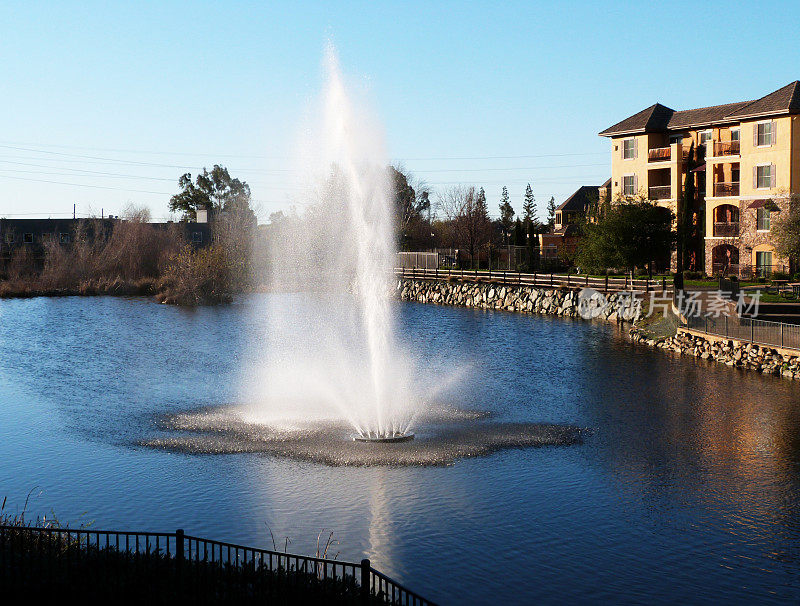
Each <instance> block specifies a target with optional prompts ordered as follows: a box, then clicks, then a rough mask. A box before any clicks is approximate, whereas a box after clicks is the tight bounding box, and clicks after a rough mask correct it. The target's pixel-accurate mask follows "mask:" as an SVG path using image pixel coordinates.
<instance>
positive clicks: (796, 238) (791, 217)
mask: <svg viewBox="0 0 800 606" xmlns="http://www.w3.org/2000/svg"><path fill="white" fill-rule="evenodd" d="M767 204H770V206H771V207H772V208H771V209H770V210H775V207H777V204H775V202H774V201H772V200H770V201H769V202H768V203H767ZM766 206H767V205H766V204H765V207H766ZM778 210H780V209H779V208H778ZM772 223H773V225H772V241H773V242H774V244H775V252H776V253H778V255H780V256H781V257H788V258H789V260H790V261H794V262H795V263H796V262H797V261H798V260H800V198H798V196H796V195H794V196H792V197H791V198H790V199H789V208H788V209H784V210H782V211H781V212H780V213H779V215H778V217H777V218H776V219H773V220H772Z"/></svg>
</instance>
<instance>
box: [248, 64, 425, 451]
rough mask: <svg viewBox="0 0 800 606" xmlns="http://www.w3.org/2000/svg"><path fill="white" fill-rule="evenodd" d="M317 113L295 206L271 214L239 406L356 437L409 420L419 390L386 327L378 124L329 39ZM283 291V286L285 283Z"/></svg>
mask: <svg viewBox="0 0 800 606" xmlns="http://www.w3.org/2000/svg"><path fill="white" fill-rule="evenodd" d="M326 68H327V82H326V85H325V91H324V96H323V98H324V101H323V105H322V108H321V111H320V112H319V114H320V115H321V117H322V120H321V124H319V125H314V126H311V127H310V128H309V129H308V132H309V133H310V134H309V135H308V136H306V137H305V140H304V141H303V144H302V147H301V152H300V154H299V155H300V157H301V158H302V159H303V162H302V166H301V167H300V170H299V171H298V174H300V175H301V177H300V183H299V186H300V187H301V188H302V190H303V191H304V192H305V193H304V194H303V195H302V197H301V199H300V200H298V205H299V206H300V211H299V212H295V213H292V214H290V215H289V216H288V217H285V218H283V219H281V220H276V221H273V224H272V226H271V230H270V233H269V234H268V236H267V237H268V241H269V247H270V275H269V278H268V283H269V284H270V286H271V290H272V291H273V292H274V293H276V294H273V295H272V296H271V297H270V304H269V309H268V310H266V314H265V315H266V316H267V332H266V334H265V335H264V336H263V339H262V340H260V341H259V342H258V346H257V355H258V357H259V358H260V361H259V363H258V364H257V368H256V371H255V373H254V374H253V375H252V376H250V377H249V378H248V381H247V383H246V388H247V391H248V392H249V393H248V394H247V396H246V397H247V398H248V399H249V400H251V401H255V403H254V404H253V405H252V406H251V407H250V409H249V411H248V413H247V417H248V418H249V419H250V420H257V421H260V422H267V423H278V422H281V423H284V424H298V423H302V422H304V421H314V420H319V419H321V418H339V419H342V418H344V419H346V420H347V421H348V422H349V423H350V424H351V425H352V426H353V427H354V428H355V430H356V431H357V432H358V434H359V435H361V436H369V437H379V436H380V437H389V436H394V435H398V434H404V433H406V432H407V431H408V429H409V426H410V425H411V423H412V421H413V419H414V416H415V414H416V411H417V410H418V408H419V406H420V398H419V396H418V395H416V394H415V393H412V391H411V390H410V388H409V386H410V385H411V384H412V383H413V382H414V381H412V380H411V375H412V368H413V364H412V363H411V360H410V356H409V355H408V354H407V353H405V352H402V351H401V350H400V348H399V346H398V343H397V341H396V339H395V334H394V317H393V305H392V301H391V290H392V286H393V275H392V268H393V265H394V259H395V254H396V249H395V241H394V229H393V227H394V209H393V203H392V196H391V187H392V184H391V182H390V176H389V173H388V171H387V167H388V159H387V156H386V154H385V151H384V148H383V144H382V137H381V134H380V133H381V131H380V128H378V127H377V126H376V124H375V121H374V120H372V119H371V117H370V113H369V112H368V111H366V110H365V109H363V106H358V105H357V103H356V102H354V100H353V99H352V95H350V94H348V90H347V88H346V87H345V84H344V79H343V77H342V74H341V72H340V69H339V66H338V63H337V60H336V57H335V54H334V52H333V49H331V48H329V50H328V53H327V60H326ZM285 293H292V294H285Z"/></svg>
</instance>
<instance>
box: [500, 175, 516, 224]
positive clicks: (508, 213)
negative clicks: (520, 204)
mask: <svg viewBox="0 0 800 606" xmlns="http://www.w3.org/2000/svg"><path fill="white" fill-rule="evenodd" d="M500 224H501V225H502V226H503V231H504V232H505V233H506V234H509V233H511V228H512V227H513V226H514V207H513V206H511V202H510V200H509V198H508V188H507V187H506V186H505V185H504V186H503V191H502V193H501V194H500Z"/></svg>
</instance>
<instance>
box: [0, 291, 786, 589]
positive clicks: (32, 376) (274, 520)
mask: <svg viewBox="0 0 800 606" xmlns="http://www.w3.org/2000/svg"><path fill="white" fill-rule="evenodd" d="M261 304H263V300H261V301H259V300H258V298H256V299H254V300H249V301H243V302H241V303H238V304H236V305H232V306H229V307H218V308H211V309H199V310H195V311H187V310H181V309H176V308H173V307H168V306H163V305H158V304H155V303H152V302H150V301H148V300H142V299H113V298H96V299H89V298H84V299H81V298H64V299H34V300H28V301H13V300H12V301H0V495H5V496H7V497H8V501H9V504H10V506H11V508H12V509H14V508H19V507H21V506H22V504H23V502H24V500H25V496H26V494H27V493H28V492H29V491H30V490H31V489H34V492H33V496H32V497H31V504H30V505H29V509H30V510H31V511H32V512H33V513H35V514H44V513H47V514H48V515H49V513H50V511H51V510H52V511H54V512H55V513H56V514H57V516H58V517H59V518H61V519H62V520H63V521H67V522H70V523H72V524H80V523H89V522H91V523H92V524H93V526H94V527H96V528H112V529H117V528H131V529H153V530H166V531H169V530H174V529H175V528H178V527H182V528H185V529H186V530H187V532H191V533H193V534H199V535H208V536H211V537H214V538H219V539H223V540H233V541H239V542H244V543H246V544H253V545H259V546H264V547H271V541H270V539H269V532H268V530H267V526H269V528H271V529H272V531H273V533H274V534H275V535H276V537H279V540H280V541H281V542H282V541H283V537H285V536H288V537H290V539H291V543H290V544H289V549H290V550H294V551H298V552H305V553H311V552H313V551H314V550H315V543H316V537H317V535H318V533H319V532H320V531H321V530H322V529H323V528H325V529H329V530H333V531H334V532H335V537H336V538H337V539H338V540H339V541H340V544H339V546H338V549H339V551H340V556H339V557H340V558H341V559H351V560H352V559H360V558H361V557H369V558H371V559H372V560H373V562H374V564H375V566H376V567H377V568H379V569H381V570H384V571H385V572H387V573H388V574H390V575H392V576H395V577H397V578H399V579H400V580H402V581H403V582H405V583H407V584H408V585H409V586H410V587H411V588H413V589H415V590H418V591H420V592H421V593H423V594H424V595H426V596H429V597H430V598H432V599H436V600H440V601H441V602H443V603H449V604H461V603H476V604H482V603H498V602H499V601H502V602H504V603H506V604H524V603H531V602H543V603H564V602H567V603H570V602H586V601H601V600H602V601H613V602H615V603H636V602H638V603H643V602H647V603H674V602H678V601H686V602H691V603H718V602H723V601H724V602H728V603H731V602H733V603H753V602H760V603H769V602H774V603H786V602H797V601H798V600H800V466H799V464H800V384H797V383H792V382H790V381H786V380H782V379H777V378H772V377H762V376H760V375H755V374H752V373H747V374H745V373H742V372H739V371H736V370H732V369H730V368H727V367H724V366H717V365H713V364H711V363H707V362H704V361H701V360H695V359H693V358H688V357H684V358H681V357H677V356H674V355H672V354H667V353H664V352H661V351H654V350H650V349H646V348H634V347H633V346H632V345H630V344H629V343H628V342H626V341H625V340H624V339H622V338H621V337H620V336H619V335H618V334H616V333H615V332H614V331H613V330H612V329H610V328H609V327H607V326H601V325H592V324H587V323H581V322H571V321H566V320H559V319H549V318H540V317H528V316H523V315H514V314H507V313H501V312H496V313H495V312H480V311H473V310H466V309H458V308H445V307H434V306H424V305H416V304H404V305H402V307H401V323H402V332H403V335H404V338H406V339H408V340H409V341H410V342H411V343H413V345H414V346H415V348H416V349H418V350H420V351H423V352H427V353H428V354H429V355H430V356H431V357H433V358H435V359H436V360H437V362H436V364H437V365H439V366H440V367H443V368H450V367H452V368H457V367H459V366H461V365H463V364H465V363H469V364H471V369H472V370H471V372H470V373H469V374H468V375H467V376H466V377H465V378H464V379H463V380H462V381H460V382H459V384H458V385H457V386H456V387H455V388H454V389H453V390H451V391H450V392H448V393H447V394H446V396H445V398H446V401H447V403H450V404H456V405H460V406H464V407H469V408H479V409H486V410H491V411H494V412H495V413H496V418H497V419H500V420H506V419H509V420H525V421H544V422H556V423H570V424H576V425H580V426H583V427H588V428H591V429H592V433H591V435H590V436H589V437H588V439H587V440H586V442H585V443H584V444H582V445H578V446H570V447H558V448H543V449H532V450H508V451H503V452H499V453H496V454H493V455H491V456H487V457H484V458H475V459H467V460H461V461H459V462H457V463H456V464H455V465H453V466H450V467H439V468H436V467H426V468H341V467H338V468H332V467H325V466H322V465H318V464H312V463H302V462H297V461H292V460H286V459H275V458H270V457H268V456H263V455H216V456H213V455H201V456H198V455H187V454H180V453H173V452H166V451H161V450H153V449H147V448H144V447H140V446H137V445H136V444H137V442H138V441H139V440H141V439H144V438H146V437H147V436H148V435H150V434H151V433H152V432H153V430H154V423H155V420H154V419H155V416H156V415H158V414H161V413H165V412H171V411H177V410H187V409H194V408H199V407H204V406H213V405H217V404H220V403H228V402H232V401H233V400H234V398H235V397H236V383H237V376H238V372H239V368H240V366H241V364H243V363H244V360H246V354H247V347H248V340H247V337H248V335H249V334H252V333H253V332H254V331H255V328H256V326H257V325H258V324H259V320H258V319H257V318H258V314H253V313H250V308H251V307H252V306H259V305H261ZM7 507H8V506H7Z"/></svg>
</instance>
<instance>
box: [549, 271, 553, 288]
mask: <svg viewBox="0 0 800 606" xmlns="http://www.w3.org/2000/svg"><path fill="white" fill-rule="evenodd" d="M550 286H551V287H552V286H553V274H552V273H551V274H550Z"/></svg>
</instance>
